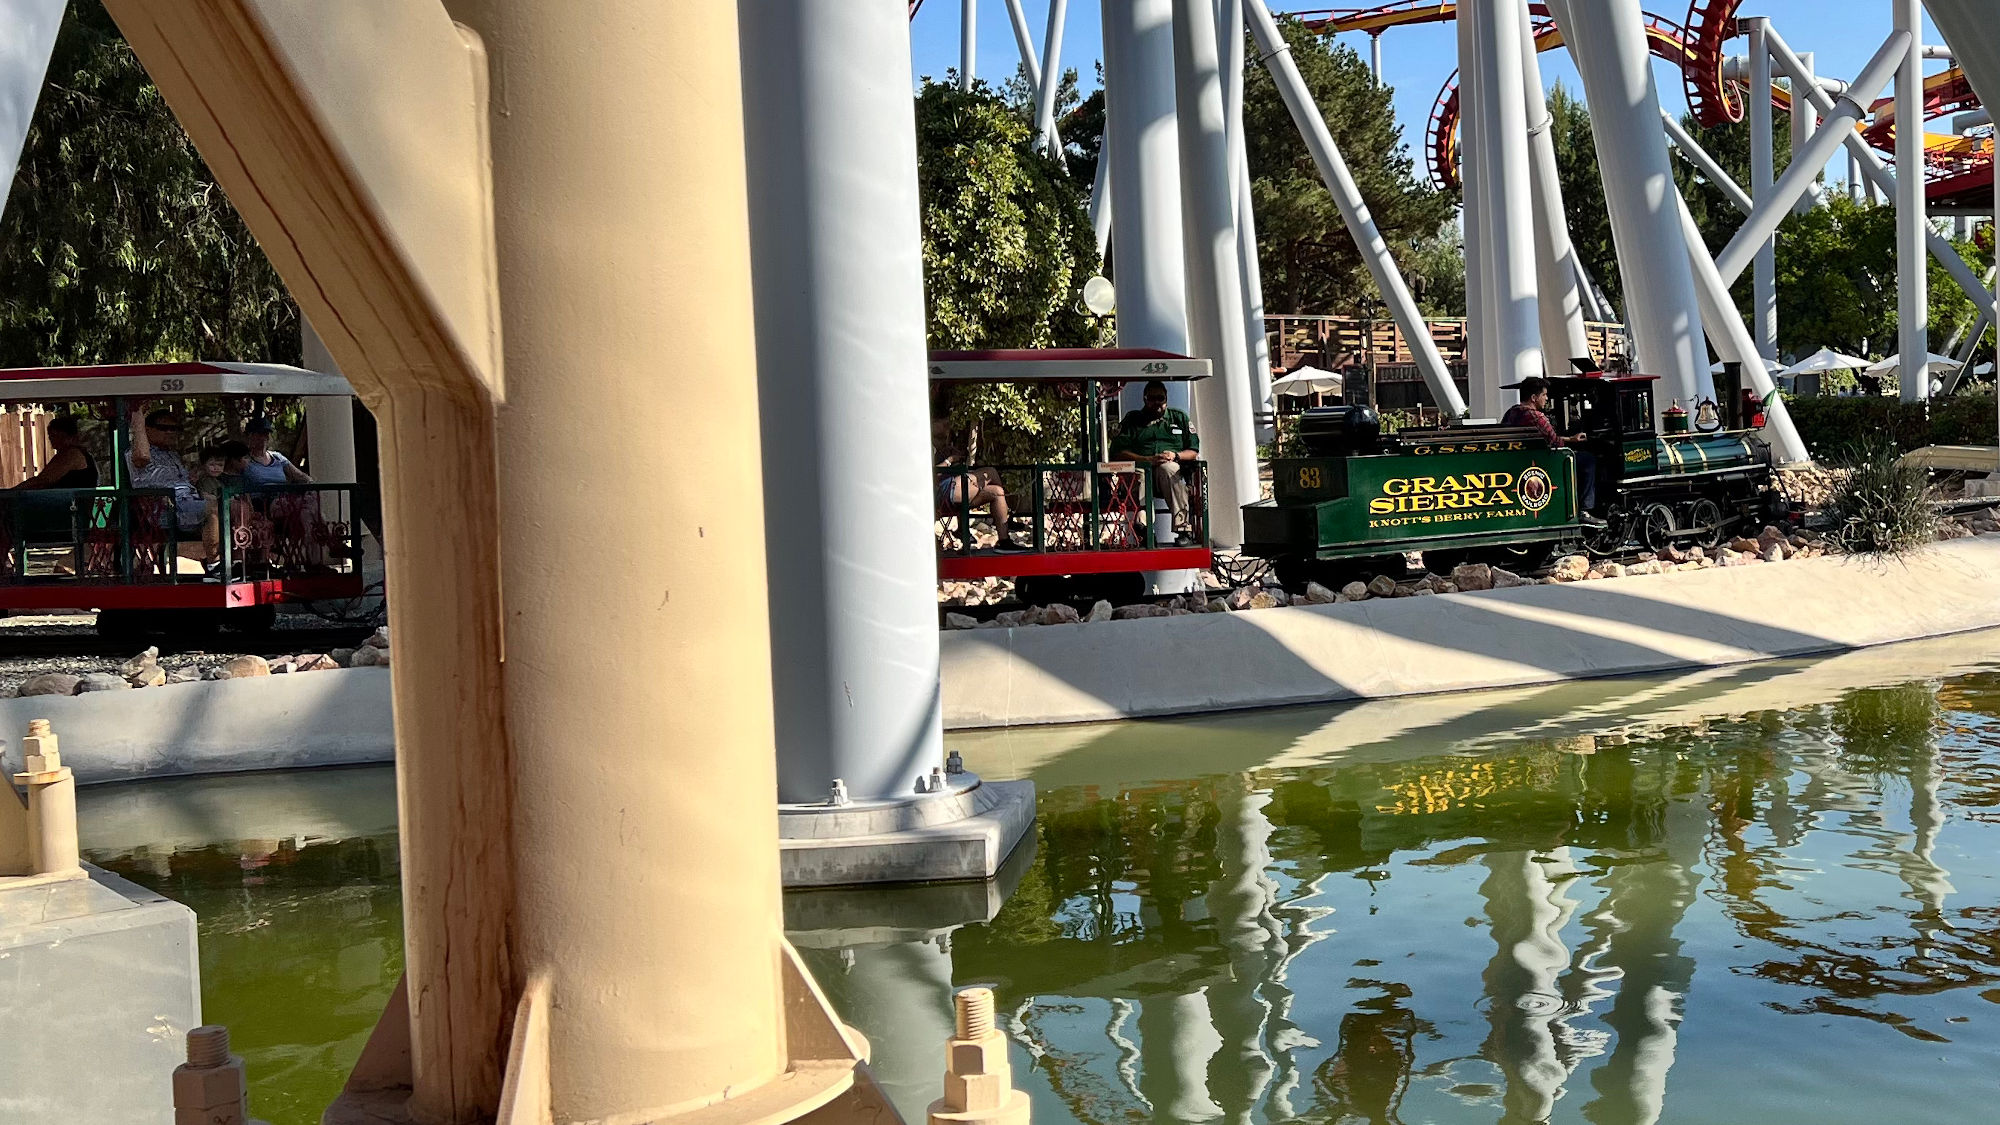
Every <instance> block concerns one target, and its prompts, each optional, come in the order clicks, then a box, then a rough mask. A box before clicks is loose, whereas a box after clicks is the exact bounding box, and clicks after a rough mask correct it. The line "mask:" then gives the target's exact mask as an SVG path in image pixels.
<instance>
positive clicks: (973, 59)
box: [958, 0, 979, 91]
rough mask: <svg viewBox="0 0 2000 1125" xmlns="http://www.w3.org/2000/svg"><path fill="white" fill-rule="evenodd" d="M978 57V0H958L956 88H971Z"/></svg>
mask: <svg viewBox="0 0 2000 1125" xmlns="http://www.w3.org/2000/svg"><path fill="white" fill-rule="evenodd" d="M978 57H979V0H959V4H958V88H959V89H960V90H966V91H970V90H971V89H972V76H973V71H974V70H975V69H976V66H977V63H978Z"/></svg>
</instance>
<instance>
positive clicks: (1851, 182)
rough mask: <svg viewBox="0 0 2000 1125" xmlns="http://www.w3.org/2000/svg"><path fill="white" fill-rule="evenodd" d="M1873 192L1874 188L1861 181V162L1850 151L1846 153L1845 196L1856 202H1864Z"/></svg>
mask: <svg viewBox="0 0 2000 1125" xmlns="http://www.w3.org/2000/svg"><path fill="white" fill-rule="evenodd" d="M1873 194H1874V189H1873V188H1871V187H1869V186H1868V185H1867V184H1866V183H1864V182H1862V179H1861V162H1860V161H1859V160H1856V159H1855V158H1854V154H1853V153H1851V152H1850V153H1848V154H1847V198H1849V199H1852V200H1853V201H1854V202H1856V203H1862V202H1865V201H1866V200H1867V199H1868V198H1869V197H1870V196H1872V195H1873Z"/></svg>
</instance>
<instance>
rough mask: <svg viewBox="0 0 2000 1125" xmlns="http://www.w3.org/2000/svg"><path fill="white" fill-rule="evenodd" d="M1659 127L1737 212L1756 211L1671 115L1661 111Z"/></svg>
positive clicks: (1731, 180)
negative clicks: (1727, 199) (1734, 206)
mask: <svg viewBox="0 0 2000 1125" xmlns="http://www.w3.org/2000/svg"><path fill="white" fill-rule="evenodd" d="M1660 125H1661V127H1663V128H1665V129H1666V131H1667V139H1668V140H1670V141H1672V142H1673V145H1674V147H1675V148H1677V149H1679V150H1680V152H1681V155H1682V156H1683V157H1685V158H1687V162H1688V163H1690V164H1692V165H1694V166H1695V167H1696V168H1698V169H1700V170H1701V174H1702V175H1704V176H1707V177H1708V182H1709V183H1711V184H1714V185H1715V187H1716V189H1717V190H1718V191H1720V192H1722V194H1723V195H1725V196H1727V197H1728V198H1729V202H1731V203H1733V204H1735V205H1736V209H1737V210H1738V211H1741V212H1743V213H1744V214H1745V215H1748V214H1750V213H1751V212H1752V211H1755V210H1756V209H1757V205H1756V203H1755V201H1753V200H1752V199H1751V198H1750V196H1749V195H1748V194H1747V193H1745V192H1744V190H1743V188H1742V186H1741V185H1739V184H1738V183H1737V182H1736V181H1735V180H1734V179H1733V178H1731V177H1730V175H1729V173H1728V172H1726V171H1724V170H1723V168H1722V165H1720V164H1717V163H1716V162H1715V157H1713V156H1710V155H1709V153H1708V150H1707V149H1705V148H1703V147H1701V142H1700V141H1697V140H1695V139H1694V138H1693V137H1692V136H1689V135H1688V131H1687V130H1686V129H1683V128H1681V123H1680V122H1678V121H1675V120H1674V115H1673V114H1671V113H1668V112H1666V111H1665V110H1661V111H1660Z"/></svg>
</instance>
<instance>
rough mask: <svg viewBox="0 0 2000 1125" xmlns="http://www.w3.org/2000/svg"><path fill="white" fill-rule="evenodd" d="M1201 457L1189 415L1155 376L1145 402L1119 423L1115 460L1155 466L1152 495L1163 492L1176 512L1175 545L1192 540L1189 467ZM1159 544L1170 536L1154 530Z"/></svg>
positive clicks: (1113, 443) (1114, 443)
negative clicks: (1172, 404)
mask: <svg viewBox="0 0 2000 1125" xmlns="http://www.w3.org/2000/svg"><path fill="white" fill-rule="evenodd" d="M1200 458H1201V439H1200V438H1198V437H1196V436H1195V432H1194V425H1193V424H1192V423H1190V422H1189V421H1188V416H1187V415H1186V414H1185V413H1183V412H1181V411H1179V410H1175V409H1173V408H1172V407H1170V406H1168V405H1167V385H1166V384H1165V383H1162V382H1160V381H1159V380H1157V379H1155V380H1154V381H1152V382H1150V383H1147V384H1146V405H1145V406H1144V407H1143V408H1142V409H1139V410H1134V411H1132V412H1131V413H1129V414H1127V415H1125V417H1124V419H1123V420H1121V421H1120V422H1119V423H1118V436H1116V437H1114V438H1112V439H1111V459H1112V460H1113V461H1136V462H1139V463H1141V464H1145V465H1151V466H1152V468H1153V495H1155V496H1164V497H1166V499H1167V504H1168V506H1169V507H1171V508H1172V509H1173V513H1174V535H1175V536H1176V538H1175V540H1174V542H1173V544H1172V545H1174V546H1185V545H1186V544H1187V543H1188V542H1190V541H1191V540H1190V538H1189V537H1190V536H1191V535H1192V529H1191V528H1190V527H1189V526H1188V487H1187V477H1186V475H1185V474H1186V473H1187V471H1188V467H1189V466H1191V465H1192V464H1193V463H1194V462H1195V461H1197V460H1199V459H1200ZM1155 540H1156V542H1157V543H1158V545H1159V546H1162V547H1165V546H1168V545H1169V544H1168V542H1167V537H1166V536H1163V535H1159V534H1158V533H1157V532H1156V533H1155Z"/></svg>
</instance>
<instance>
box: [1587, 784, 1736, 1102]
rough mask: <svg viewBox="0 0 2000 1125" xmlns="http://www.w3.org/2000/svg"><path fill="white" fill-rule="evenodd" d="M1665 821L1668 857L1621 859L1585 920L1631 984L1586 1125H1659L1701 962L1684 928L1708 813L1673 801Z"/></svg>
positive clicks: (1623, 994)
mask: <svg viewBox="0 0 2000 1125" xmlns="http://www.w3.org/2000/svg"><path fill="white" fill-rule="evenodd" d="M1636 796H1637V794H1635V797H1636ZM1638 811H1639V810H1637V809H1636V808H1635V810H1634V812H1635V815H1637V814H1638ZM1660 820H1661V822H1662V823H1661V832H1660V841H1659V842H1660V848H1661V851H1662V852H1663V853H1664V854H1660V855H1643V856H1630V857H1621V859H1620V860H1618V861H1614V863H1615V866H1613V867H1612V868H1611V870H1610V871H1608V872H1607V873H1606V874H1605V876H1604V879H1603V884H1604V888H1605V893H1604V900H1603V902H1602V903H1600V904H1599V905H1598V907H1597V908H1596V909H1595V910H1592V911H1591V912H1590V913H1589V914H1588V915H1587V916H1586V917H1585V918H1584V929H1585V931H1586V932H1587V933H1589V934H1591V935H1592V938H1593V941H1592V942H1591V943H1590V944H1591V945H1592V946H1594V947H1595V948H1596V949H1601V950H1602V951H1603V953H1602V957H1601V958H1600V959H1599V963H1600V964H1602V965H1604V966H1605V967H1606V968H1609V969H1612V970H1616V971H1617V972H1619V973H1620V974H1621V976H1622V977H1623V979H1622V980H1621V982H1620V984H1619V987H1618V994H1617V996H1616V997H1615V998H1614V999H1613V1000H1612V1002H1611V1008H1610V1010H1609V1011H1607V1012H1606V1013H1605V1016H1604V1022H1605V1023H1606V1024H1607V1025H1609V1026H1610V1028H1611V1030H1612V1033H1613V1034H1614V1035H1616V1036H1617V1043H1616V1045H1615V1046H1614V1047H1613V1048H1612V1050H1611V1057H1610V1058H1609V1059H1607V1060H1606V1061H1605V1063H1604V1065H1603V1066H1600V1067H1598V1068H1597V1069H1596V1070H1595V1071H1593V1072H1592V1074H1591V1084H1592V1085H1593V1086H1595V1087H1596V1088H1597V1095H1598V1096H1597V1098H1596V1099H1595V1100H1593V1101H1592V1102H1591V1103H1590V1104H1589V1105H1587V1106H1585V1107H1584V1108H1583V1116H1584V1117H1585V1119H1587V1120H1589V1121H1593V1122H1599V1123H1603V1125H1610V1123H1613V1122H1615V1123H1617V1125H1652V1123H1653V1122H1655V1121H1658V1120H1659V1118H1660V1111H1661V1109H1662V1107H1663V1106H1664V1105H1665V1103H1666V1091H1667V1071H1668V1070H1669V1069H1670V1068H1671V1067H1672V1066H1673V1063H1674V1047H1675V1043H1676V1041H1677V1037H1678V1029H1679V1026H1680V1010H1679V1008H1680V1004H1681V1001H1682V998H1683V997H1684V996H1686V994H1687V989H1688V983H1689V981H1690V980H1691V979H1692V978H1693V976H1694V960H1693V959H1692V958H1689V957H1686V956H1683V955H1682V954H1681V952H1680V942H1679V940H1677V939H1676V938H1675V937H1674V928H1675V927H1676V926H1678V925H1679V924H1680V920H1681V918H1682V917H1683V916H1684V915H1685V914H1686V913H1687V910H1688V907H1689V906H1690V905H1692V904H1693V903H1694V894H1695V888H1696V886H1697V885H1698V883H1699V879H1698V877H1697V876H1696V875H1695V873H1694V868H1695V866H1696V864H1698V863H1699V862H1700V860H1701V853H1702V843H1703V840H1704V838H1705V837H1706V835H1707V823H1708V810H1707V809H1705V808H1703V807H1702V806H1701V805H1700V804H1699V803H1697V802H1695V801H1692V800H1674V799H1672V798H1671V797H1670V796H1669V797H1667V799H1666V804H1665V807H1664V808H1663V809H1662V810H1661V811H1660Z"/></svg>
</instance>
